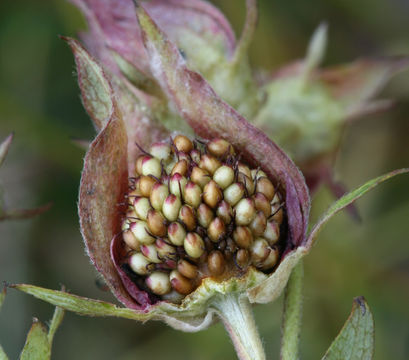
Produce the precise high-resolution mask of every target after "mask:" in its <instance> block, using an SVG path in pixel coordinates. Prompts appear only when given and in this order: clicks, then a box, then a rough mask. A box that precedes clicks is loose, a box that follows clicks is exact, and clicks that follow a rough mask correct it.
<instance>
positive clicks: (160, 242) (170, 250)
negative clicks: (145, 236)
mask: <svg viewBox="0 0 409 360" xmlns="http://www.w3.org/2000/svg"><path fill="white" fill-rule="evenodd" d="M155 247H156V250H157V252H158V257H159V258H161V259H162V258H169V259H174V258H175V255H176V250H175V248H174V247H173V246H172V245H169V244H168V243H167V242H166V241H165V240H164V239H162V238H159V239H156V241H155Z"/></svg>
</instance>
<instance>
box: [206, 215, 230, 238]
mask: <svg viewBox="0 0 409 360" xmlns="http://www.w3.org/2000/svg"><path fill="white" fill-rule="evenodd" d="M225 233H226V225H224V222H223V221H222V220H221V219H220V218H218V217H216V218H214V219H213V221H212V222H211V223H210V225H209V227H208V228H207V235H208V236H209V238H210V240H212V241H213V242H218V241H219V240H220V239H221V238H222V237H223V236H224V235H225Z"/></svg>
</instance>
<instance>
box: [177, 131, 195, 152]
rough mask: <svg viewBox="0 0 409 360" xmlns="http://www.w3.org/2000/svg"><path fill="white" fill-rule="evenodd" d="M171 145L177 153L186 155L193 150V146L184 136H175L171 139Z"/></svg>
mask: <svg viewBox="0 0 409 360" xmlns="http://www.w3.org/2000/svg"><path fill="white" fill-rule="evenodd" d="M173 143H174V145H175V147H176V149H177V151H181V152H184V153H188V152H189V151H190V150H192V149H193V144H192V142H191V141H190V139H189V138H188V137H187V136H184V135H177V136H176V137H175V138H174V139H173Z"/></svg>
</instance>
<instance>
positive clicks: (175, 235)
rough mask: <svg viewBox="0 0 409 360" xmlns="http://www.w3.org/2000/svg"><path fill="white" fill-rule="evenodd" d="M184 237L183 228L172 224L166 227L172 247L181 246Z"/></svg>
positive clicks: (175, 223)
mask: <svg viewBox="0 0 409 360" xmlns="http://www.w3.org/2000/svg"><path fill="white" fill-rule="evenodd" d="M185 237H186V231H185V229H184V228H183V226H182V225H181V224H179V223H177V222H173V223H171V224H170V225H169V226H168V238H169V240H170V242H171V243H172V244H173V245H176V246H182V245H183V241H184V240H185Z"/></svg>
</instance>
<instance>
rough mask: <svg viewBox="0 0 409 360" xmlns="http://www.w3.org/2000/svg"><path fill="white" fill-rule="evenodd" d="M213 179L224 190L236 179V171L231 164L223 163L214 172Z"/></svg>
mask: <svg viewBox="0 0 409 360" xmlns="http://www.w3.org/2000/svg"><path fill="white" fill-rule="evenodd" d="M213 180H214V181H215V182H216V183H217V185H219V186H220V187H221V188H222V189H223V190H224V189H226V188H227V187H228V186H229V185H231V184H232V182H233V181H234V171H233V169H232V168H231V167H230V166H227V165H222V166H220V167H219V168H218V169H217V170H216V171H215V172H214V174H213Z"/></svg>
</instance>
